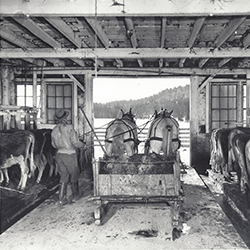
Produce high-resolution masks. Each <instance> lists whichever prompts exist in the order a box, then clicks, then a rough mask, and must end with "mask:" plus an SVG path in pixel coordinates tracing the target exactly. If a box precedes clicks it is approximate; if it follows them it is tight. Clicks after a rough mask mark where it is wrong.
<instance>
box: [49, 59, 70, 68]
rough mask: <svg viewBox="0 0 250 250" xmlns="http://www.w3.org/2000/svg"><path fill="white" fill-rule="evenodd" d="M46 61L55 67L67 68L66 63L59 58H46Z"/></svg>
mask: <svg viewBox="0 0 250 250" xmlns="http://www.w3.org/2000/svg"><path fill="white" fill-rule="evenodd" d="M45 60H46V61H48V62H50V63H52V64H53V65H54V66H55V67H65V62H64V61H63V60H60V59H57V58H45Z"/></svg>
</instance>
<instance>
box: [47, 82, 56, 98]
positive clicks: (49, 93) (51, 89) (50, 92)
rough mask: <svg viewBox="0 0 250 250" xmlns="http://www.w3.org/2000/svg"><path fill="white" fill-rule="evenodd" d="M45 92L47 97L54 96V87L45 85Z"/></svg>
mask: <svg viewBox="0 0 250 250" xmlns="http://www.w3.org/2000/svg"><path fill="white" fill-rule="evenodd" d="M47 92H48V93H47V95H48V96H55V86H53V85H47Z"/></svg>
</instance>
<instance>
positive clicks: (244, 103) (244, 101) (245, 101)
mask: <svg viewBox="0 0 250 250" xmlns="http://www.w3.org/2000/svg"><path fill="white" fill-rule="evenodd" d="M246 107H247V98H246V97H244V98H243V108H244V109H245V108H246Z"/></svg>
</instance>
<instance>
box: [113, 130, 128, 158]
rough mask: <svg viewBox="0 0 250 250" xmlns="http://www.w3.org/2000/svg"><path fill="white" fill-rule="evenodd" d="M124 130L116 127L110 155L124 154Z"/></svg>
mask: <svg viewBox="0 0 250 250" xmlns="http://www.w3.org/2000/svg"><path fill="white" fill-rule="evenodd" d="M123 133H124V131H123V130H122V129H121V128H117V129H116V130H115V133H114V134H115V135H114V138H113V142H112V155H114V156H120V155H123V154H124V150H125V148H124V139H123Z"/></svg>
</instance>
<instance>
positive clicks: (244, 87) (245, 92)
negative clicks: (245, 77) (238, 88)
mask: <svg viewBox="0 0 250 250" xmlns="http://www.w3.org/2000/svg"><path fill="white" fill-rule="evenodd" d="M246 95H247V85H246V84H244V85H243V96H246Z"/></svg>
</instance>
